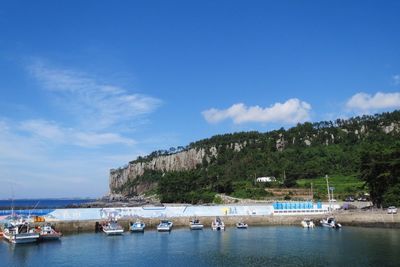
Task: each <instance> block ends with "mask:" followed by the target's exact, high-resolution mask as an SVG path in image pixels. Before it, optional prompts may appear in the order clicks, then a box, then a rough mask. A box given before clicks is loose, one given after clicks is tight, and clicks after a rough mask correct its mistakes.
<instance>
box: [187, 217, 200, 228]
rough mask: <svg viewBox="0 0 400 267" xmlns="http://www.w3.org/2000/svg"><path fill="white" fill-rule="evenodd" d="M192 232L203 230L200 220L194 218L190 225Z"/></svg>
mask: <svg viewBox="0 0 400 267" xmlns="http://www.w3.org/2000/svg"><path fill="white" fill-rule="evenodd" d="M189 227H190V230H203V228H204V225H203V224H202V223H201V222H200V220H199V219H197V218H194V219H192V220H191V221H190V223H189Z"/></svg>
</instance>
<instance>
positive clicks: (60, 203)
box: [0, 198, 95, 209]
mask: <svg viewBox="0 0 400 267" xmlns="http://www.w3.org/2000/svg"><path fill="white" fill-rule="evenodd" d="M94 200H95V199H86V198H85V199H59V198H57V199H51V198H46V199H14V200H0V209H10V208H11V206H13V207H15V208H18V209H19V208H33V207H36V208H51V209H55V208H65V207H67V206H69V205H78V204H83V203H87V202H92V201H94Z"/></svg>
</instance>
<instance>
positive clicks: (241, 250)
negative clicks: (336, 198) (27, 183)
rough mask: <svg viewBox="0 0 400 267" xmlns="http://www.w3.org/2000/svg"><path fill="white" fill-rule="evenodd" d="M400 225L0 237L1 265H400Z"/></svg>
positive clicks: (176, 230)
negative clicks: (30, 240)
mask: <svg viewBox="0 0 400 267" xmlns="http://www.w3.org/2000/svg"><path fill="white" fill-rule="evenodd" d="M399 265H400V230H398V229H379V228H360V227H343V228H342V229H341V230H334V229H328V228H321V227H318V228H315V229H303V228H301V227H284V226H282V227H275V226H274V227H272V226H271V227H251V226H250V227H249V228H248V229H247V230H239V229H236V228H233V227H232V228H227V229H226V231H222V232H217V231H212V230H210V229H209V228H207V229H204V230H200V231H190V230H189V229H188V228H179V229H173V230H172V231H171V232H170V233H168V232H166V233H165V232H164V233H159V232H156V231H154V230H147V231H145V232H144V233H124V235H122V236H106V235H105V234H103V233H97V234H95V233H85V234H75V235H68V236H64V237H63V238H62V240H61V241H55V242H46V243H38V244H30V245H12V244H9V243H7V242H5V241H4V240H3V241H2V242H0V266H85V267H88V266H174V267H177V266H191V267H194V266H399Z"/></svg>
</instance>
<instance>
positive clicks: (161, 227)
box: [157, 226, 171, 232]
mask: <svg viewBox="0 0 400 267" xmlns="http://www.w3.org/2000/svg"><path fill="white" fill-rule="evenodd" d="M157 231H159V232H169V231H171V227H163V226H158V227H157Z"/></svg>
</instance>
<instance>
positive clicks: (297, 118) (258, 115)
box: [202, 98, 311, 124]
mask: <svg viewBox="0 0 400 267" xmlns="http://www.w3.org/2000/svg"><path fill="white" fill-rule="evenodd" d="M310 110H311V105H310V104H308V103H307V102H304V101H301V100H299V99H297V98H292V99H289V100H287V101H286V102H284V103H275V104H273V105H272V106H270V107H266V108H262V107H260V106H250V107H247V106H246V105H245V104H243V103H239V104H234V105H232V106H231V107H229V108H227V109H222V110H221V109H215V108H211V109H208V110H205V111H203V112H202V114H203V116H204V118H205V119H206V121H207V122H209V123H218V122H221V121H223V120H226V119H232V120H233V122H234V123H235V124H241V123H246V122H262V123H274V122H282V123H285V124H292V123H297V122H304V121H306V120H309V119H310V113H309V112H310Z"/></svg>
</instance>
